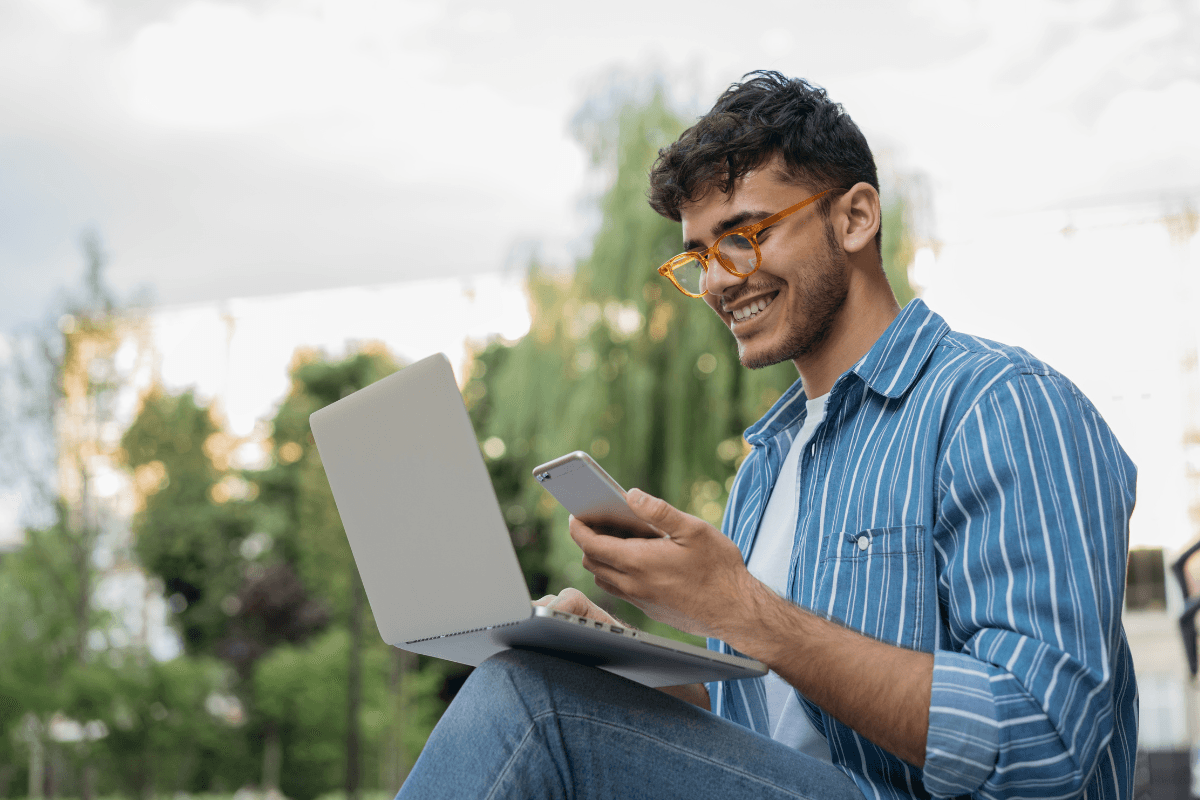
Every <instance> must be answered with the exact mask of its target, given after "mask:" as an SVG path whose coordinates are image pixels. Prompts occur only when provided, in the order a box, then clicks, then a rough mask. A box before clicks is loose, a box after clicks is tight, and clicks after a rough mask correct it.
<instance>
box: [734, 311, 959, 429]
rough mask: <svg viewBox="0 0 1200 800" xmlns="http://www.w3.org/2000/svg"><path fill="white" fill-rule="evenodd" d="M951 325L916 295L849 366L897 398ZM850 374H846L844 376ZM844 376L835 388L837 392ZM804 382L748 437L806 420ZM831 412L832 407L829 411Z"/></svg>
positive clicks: (874, 386) (865, 380)
mask: <svg viewBox="0 0 1200 800" xmlns="http://www.w3.org/2000/svg"><path fill="white" fill-rule="evenodd" d="M949 332H950V326H949V325H947V324H946V321H945V320H944V319H942V318H941V316H939V315H938V314H935V313H934V312H933V311H931V310H930V308H929V306H927V305H925V302H924V301H923V300H919V299H917V300H913V301H912V302H910V303H909V304H908V305H906V306H905V307H904V308H903V309H902V310H901V311H900V313H899V314H898V315H897V316H896V318H895V319H894V320H892V323H891V324H890V325H888V327H887V330H885V331H884V332H883V335H882V336H880V337H879V338H878V339H877V340H876V341H875V344H873V345H871V349H870V350H868V351H867V353H866V355H864V356H863V357H862V358H860V359H859V360H858V363H857V364H855V365H854V366H853V367H851V368H850V372H852V373H854V374H855V375H857V376H858V377H859V378H861V379H862V381H863V383H865V384H867V386H869V387H870V388H871V390H872V391H874V392H876V393H878V394H881V395H883V396H884V397H888V398H893V399H894V398H897V397H900V396H901V395H903V394H904V393H905V392H907V391H908V390H909V388H910V387H911V386H912V385H913V383H914V382H915V381H916V380H917V376H918V375H919V374H920V373H921V369H922V368H923V367H924V366H925V362H927V361H928V360H929V357H930V356H931V355H933V350H934V348H935V347H937V345H938V342H940V341H941V340H942V337H944V336H945V335H946V334H947V333H949ZM844 377H845V376H843V378H844ZM842 382H843V381H842V380H841V379H839V380H838V381H837V382H835V383H834V389H833V392H834V393H836V392H837V391H838V385H839V384H841V383H842ZM807 400H808V397H807V396H806V395H805V394H804V387H803V383H802V381H801V380H800V379H799V378H797V379H796V382H795V383H793V384H792V385H791V386H790V387H789V388H788V390H787V391H786V392H784V393H783V396H782V397H780V398H779V399H778V400H776V401H775V404H774V405H773V406H771V410H770V411H768V412H767V413H766V414H764V415H763V416H762V419H760V420H759V421H758V422H756V423H754V424H753V425H751V426H750V427H749V428H747V429H746V434H745V436H746V441H747V442H749V443H750V444H751V445H757V444H760V443H762V442H764V441H766V440H767V439H770V438H772V437H774V436H775V435H777V434H778V433H779V432H780V431H782V430H785V429H787V428H789V427H791V426H792V425H794V424H796V423H797V422H798V421H799V420H801V419H802V418H803V417H804V416H805V413H806V406H805V403H806V401H807ZM827 413H828V412H827Z"/></svg>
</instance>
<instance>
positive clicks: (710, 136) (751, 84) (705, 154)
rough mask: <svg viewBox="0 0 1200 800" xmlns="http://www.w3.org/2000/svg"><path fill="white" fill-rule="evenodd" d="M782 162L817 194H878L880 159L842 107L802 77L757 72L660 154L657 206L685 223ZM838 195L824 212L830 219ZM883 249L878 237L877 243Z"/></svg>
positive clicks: (825, 203) (653, 189)
mask: <svg viewBox="0 0 1200 800" xmlns="http://www.w3.org/2000/svg"><path fill="white" fill-rule="evenodd" d="M776 153H780V154H781V155H782V156H783V160H784V163H785V164H786V166H787V169H788V172H789V173H790V174H789V177H790V178H791V179H793V180H795V181H796V182H797V183H803V184H808V185H811V188H812V189H813V190H814V191H820V190H823V189H829V188H840V189H849V188H850V187H851V186H853V185H854V184H856V183H859V182H861V181H865V182H866V183H869V184H871V185H872V186H874V187H875V189H876V191H878V189H879V177H878V175H877V174H876V171H875V157H874V156H872V155H871V148H870V147H869V146H868V145H867V140H866V137H864V136H863V134H862V131H860V130H859V129H858V126H857V125H855V124H854V120H852V119H850V115H849V114H847V113H846V112H845V110H844V109H843V108H842V106H841V104H839V103H834V102H833V101H832V100H830V99H829V96H828V95H827V94H826V92H825V90H824V89H822V88H821V87H819V86H814V85H812V84H811V83H808V82H807V81H805V80H803V79H801V78H787V77H785V76H783V75H781V74H780V73H778V72H772V71H767V70H758V71H756V72H749V73H747V74H746V75H744V76H742V83H735V84H733V85H731V86H730V87H729V88H728V89H726V90H725V93H724V94H722V95H721V97H720V98H719V99H718V100H717V102H716V105H714V106H713V107H712V110H711V111H709V112H708V113H707V114H705V115H704V116H703V117H701V118H700V121H699V122H697V123H696V124H695V125H693V126H692V127H690V128H688V129H687V130H686V131H684V132H683V134H682V135H680V137H679V139H678V140H677V141H676V142H674V143H673V144H672V145H670V146H669V147H665V148H663V149H662V150H659V151H658V159H657V160H656V161H655V162H654V166H653V167H652V168H651V170H650V193H649V199H650V206H651V207H652V208H653V209H654V210H655V211H657V212H658V213H659V214H662V215H663V216H664V217H667V218H669V219H673V220H675V221H676V222H678V221H679V220H680V212H679V210H680V206H682V205H683V204H685V203H689V202H693V201H695V200H699V199H700V198H701V197H703V196H704V195H705V194H707V193H708V192H709V191H711V190H713V189H716V190H718V191H720V192H728V191H730V190H731V189H732V188H733V186H734V183H735V182H736V181H737V179H738V178H740V177H742V176H743V175H745V174H746V173H747V172H749V171H750V170H752V169H755V168H756V167H759V166H761V165H762V164H764V163H765V162H767V161H768V160H769V159H770V158H771V157H772V156H774V155H775V154H776ZM831 205H832V196H826V197H825V198H822V200H821V201H819V203H818V207H819V208H820V210H821V213H822V214H828V212H829V208H830V206H831ZM876 240H877V242H878V237H876Z"/></svg>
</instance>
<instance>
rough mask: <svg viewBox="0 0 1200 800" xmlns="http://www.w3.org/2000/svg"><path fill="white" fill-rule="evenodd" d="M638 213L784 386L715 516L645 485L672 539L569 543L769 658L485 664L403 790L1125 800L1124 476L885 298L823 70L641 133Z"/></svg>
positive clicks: (701, 626) (942, 329)
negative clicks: (675, 503)
mask: <svg viewBox="0 0 1200 800" xmlns="http://www.w3.org/2000/svg"><path fill="white" fill-rule="evenodd" d="M651 205H653V206H654V208H655V209H656V210H657V211H658V212H659V213H662V214H664V215H666V216H668V217H671V218H673V219H677V220H680V221H681V222H682V223H683V236H684V242H685V245H684V246H685V251H686V252H684V253H683V254H681V255H679V256H677V257H675V258H673V259H671V260H670V261H668V262H667V263H666V264H664V265H663V266H662V267H661V268H660V272H661V273H662V274H663V275H664V276H665V277H667V278H669V279H670V280H671V281H672V283H674V284H675V286H676V287H677V288H678V289H679V290H680V291H682V292H684V293H685V294H688V295H690V296H692V297H698V298H701V299H703V301H704V302H706V303H708V305H709V306H710V307H712V309H713V311H714V312H715V313H716V314H717V316H718V317H719V318H720V319H721V321H722V322H723V323H724V324H725V325H727V326H728V327H729V329H730V331H731V333H732V335H733V336H734V338H735V339H736V340H737V344H738V349H739V354H740V359H741V361H742V364H743V365H745V366H747V367H750V368H754V367H759V366H764V365H767V364H774V363H778V362H780V361H786V360H790V361H791V362H792V363H793V364H794V365H795V366H796V369H797V371H798V372H799V379H798V380H797V381H796V383H795V384H794V385H793V386H792V388H791V389H790V390H789V391H788V392H787V393H785V394H784V396H783V397H782V398H780V400H779V401H778V402H777V403H776V404H775V406H774V407H773V408H772V409H771V410H770V411H769V412H768V413H767V414H766V416H764V417H763V418H762V419H761V420H760V421H759V422H758V423H756V424H755V425H754V426H752V427H751V428H750V429H749V430H748V431H747V432H746V440H747V441H748V442H749V443H750V445H751V446H752V451H751V453H750V455H748V456H747V458H746V459H745V461H744V462H743V464H742V466H741V468H740V469H739V471H738V475H737V478H736V480H735V482H734V485H733V489H732V491H731V493H730V500H729V503H728V506H727V508H726V514H725V521H724V524H723V529H724V532H722V531H718V530H716V529H715V528H713V527H711V526H710V525H708V524H706V523H705V522H703V521H702V520H699V519H697V518H695V517H692V516H689V515H687V514H684V513H682V512H680V511H678V510H676V509H674V508H672V507H671V506H670V505H668V504H667V503H666V502H664V501H663V500H660V499H657V498H654V497H650V496H648V495H646V494H645V493H643V492H640V491H638V490H632V491H630V493H629V504H630V507H631V508H632V509H633V510H634V512H635V513H637V514H638V515H639V516H640V517H642V518H643V519H645V520H647V521H648V522H650V523H652V524H653V525H655V526H657V527H658V528H660V529H661V530H663V531H665V532H667V533H669V534H670V538H669V539H655V540H647V539H619V538H614V537H611V536H603V535H599V534H597V533H595V532H593V531H591V530H589V529H588V528H587V527H586V526H584V525H583V524H582V523H580V522H578V521H577V520H573V521H572V523H571V535H572V537H573V538H574V539H575V541H576V542H577V543H578V544H579V546H580V548H581V549H582V551H583V563H584V566H586V567H587V568H588V569H589V570H591V571H592V572H593V573H594V574H595V576H596V583H597V585H598V586H600V587H601V588H603V589H605V590H606V591H608V592H611V593H612V594H614V595H616V596H617V597H622V598H624V599H627V600H629V601H630V602H632V603H634V604H636V605H637V606H639V607H640V608H642V609H644V610H645V611H646V612H647V613H649V614H650V615H651V616H652V617H654V618H655V619H659V620H662V621H664V622H667V623H669V624H671V625H674V626H675V627H677V628H680V629H682V630H685V631H689V632H692V633H696V634H701V635H705V636H708V637H709V643H710V647H713V648H718V649H722V650H724V651H726V652H730V651H737V652H741V653H744V654H746V655H748V656H751V657H753V658H757V659H759V660H760V661H763V662H764V663H766V664H767V665H768V666H769V667H770V668H771V673H770V674H769V675H768V676H766V677H765V678H762V679H756V680H750V681H738V682H732V683H717V684H711V685H708V686H699V685H698V686H693V687H675V688H673V689H672V690H670V694H673V695H675V697H667V696H665V695H664V694H663V693H661V692H654V691H652V690H648V689H645V688H643V687H641V686H636V685H633V684H630V683H629V682H627V681H623V680H621V679H619V678H615V677H613V676H611V675H608V674H607V673H602V672H599V671H597V670H592V669H589V668H586V667H580V666H576V665H572V664H567V663H565V662H561V661H558V660H556V659H552V658H548V657H545V656H539V655H533V654H522V653H516V652H508V653H504V654H501V655H500V656H497V657H495V658H493V659H491V660H490V661H488V662H486V663H485V664H484V665H483V666H481V667H480V668H479V669H477V670H476V671H475V673H474V674H473V675H472V677H471V679H470V680H469V681H468V682H467V685H466V686H465V687H464V689H463V692H462V693H461V694H460V695H459V697H458V699H456V700H455V702H454V703H453V704H452V705H451V707H450V709H449V710H448V711H447V713H446V715H445V716H444V717H443V720H442V722H441V723H440V724H439V726H438V728H437V730H435V731H434V734H433V736H432V737H431V738H430V741H429V744H428V746H427V748H426V750H425V752H424V753H423V754H422V756H421V759H420V760H419V761H418V763H417V765H416V767H415V768H414V770H413V773H412V775H411V776H410V779H409V782H407V783H406V784H405V787H404V789H403V790H402V791H401V796H402V797H404V796H410V793H411V796H440V795H445V796H457V797H475V796H479V797H483V796H487V797H501V796H502V797H559V796H576V795H578V796H588V797H642V796H645V797H675V796H678V797H688V798H699V797H735V796H736V797H740V796H746V797H809V798H838V797H862V796H867V797H881V798H901V797H929V796H936V797H951V796H961V795H970V796H979V797H1055V798H1063V797H1076V796H1080V797H1082V796H1087V797H1089V798H1128V797H1130V796H1131V795H1132V779H1133V765H1134V753H1135V750H1136V726H1137V701H1136V687H1135V684H1134V677H1133V668H1132V661H1131V659H1130V655H1129V650H1128V646H1127V644H1126V640H1125V635H1124V631H1123V629H1122V627H1121V607H1122V599H1123V593H1124V576H1125V561H1126V550H1127V531H1128V522H1129V515H1130V513H1131V511H1132V509H1133V502H1134V481H1135V470H1134V466H1133V464H1132V463H1131V462H1130V461H1129V459H1128V457H1127V456H1126V455H1125V453H1124V451H1123V450H1122V449H1121V448H1120V446H1119V444H1118V443H1117V441H1116V439H1115V438H1114V437H1113V435H1112V433H1111V431H1110V430H1109V429H1108V427H1107V426H1106V425H1105V423H1104V421H1103V420H1102V419H1101V418H1100V415H1099V414H1098V413H1097V412H1096V410H1095V409H1094V408H1093V407H1092V405H1091V404H1090V403H1089V402H1088V401H1087V399H1086V398H1084V397H1083V396H1082V395H1081V394H1080V392H1079V390H1078V389H1077V388H1076V387H1075V386H1074V385H1072V384H1071V383H1070V382H1069V381H1067V380H1066V379H1065V378H1064V377H1063V376H1062V375H1060V374H1059V373H1057V372H1055V371H1054V370H1053V369H1052V368H1050V367H1049V366H1047V365H1046V364H1044V363H1042V362H1040V361H1038V360H1036V359H1035V358H1033V357H1032V356H1030V355H1029V354H1028V353H1026V352H1025V351H1023V350H1020V349H1018V348H1013V347H1007V346H1005V345H1001V344H997V343H995V342H989V341H985V340H981V339H977V338H974V337H971V336H967V335H964V334H960V333H955V332H953V331H951V330H949V328H948V327H947V326H946V324H945V323H944V322H943V321H942V319H941V318H940V317H938V316H937V315H936V314H934V313H933V312H932V311H930V310H929V309H928V307H926V306H925V305H924V303H922V302H921V301H919V300H918V301H914V302H912V303H910V304H909V305H908V306H907V307H906V308H905V309H904V310H903V311H901V310H900V309H899V308H898V306H897V304H896V301H895V299H894V297H893V295H892V293H891V290H890V288H889V286H888V284H887V280H886V278H885V277H884V274H883V270H882V266H881V260H880V249H879V248H880V240H879V226H880V206H879V193H878V181H877V178H876V173H875V165H874V159H873V157H872V155H871V152H870V149H869V148H868V146H867V143H866V141H865V139H864V138H863V136H862V134H861V133H860V132H859V130H858V128H857V127H856V126H855V125H854V123H853V122H852V121H851V120H850V118H849V117H848V116H847V115H846V114H845V113H844V112H843V110H842V109H841V107H840V106H838V105H836V104H834V103H832V102H830V101H829V100H828V98H827V97H826V95H825V93H824V91H823V90H820V89H817V88H815V87H813V86H811V85H809V84H807V83H805V82H803V81H799V80H788V79H786V78H784V77H783V76H781V75H779V74H777V73H755V74H753V75H752V76H750V79H749V80H747V81H745V82H744V83H742V84H735V85H734V86H732V87H731V88H730V89H729V90H728V91H727V92H726V93H725V94H724V95H723V96H722V97H721V98H720V99H719V100H718V102H717V104H716V106H714V108H713V109H712V111H710V112H709V113H708V114H707V115H705V117H704V118H702V119H701V120H700V122H699V123H698V124H697V125H696V126H695V127H693V128H691V129H689V130H688V131H686V132H685V133H684V134H683V135H682V136H681V137H680V139H679V141H677V142H675V143H674V144H673V145H671V146H670V147H669V148H667V149H665V150H664V151H663V152H662V153H660V156H659V160H658V162H657V163H656V165H655V167H654V170H653V172H652V175H651ZM539 602H540V603H547V604H551V605H554V606H557V607H561V608H564V609H565V610H568V611H571V612H573V613H577V614H584V615H587V616H592V617H595V618H598V619H606V618H607V615H605V614H604V612H603V611H601V610H600V609H599V608H597V607H596V606H594V605H593V604H591V603H590V602H588V601H587V599H586V598H585V597H584V596H583V595H582V593H580V592H577V591H574V590H568V591H566V592H564V593H563V594H562V595H560V596H558V597H548V598H543V600H541V601H539ZM679 698H682V699H684V700H688V701H690V703H691V704H692V705H691V706H689V705H687V704H685V703H683V702H680V699H679ZM694 706H699V707H700V709H705V710H700V709H697V708H695V707H694ZM707 709H711V711H712V712H714V713H708V711H707Z"/></svg>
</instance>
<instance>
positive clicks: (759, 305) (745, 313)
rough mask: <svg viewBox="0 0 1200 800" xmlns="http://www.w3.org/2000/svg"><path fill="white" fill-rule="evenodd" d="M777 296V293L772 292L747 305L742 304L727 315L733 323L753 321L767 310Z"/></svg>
mask: <svg viewBox="0 0 1200 800" xmlns="http://www.w3.org/2000/svg"><path fill="white" fill-rule="evenodd" d="M778 296H779V292H772V293H771V294H769V295H765V296H763V297H759V298H757V299H754V300H751V301H750V302H749V303H744V304H742V305H740V306H738V307H737V308H735V309H733V311H731V312H729V314H730V316H732V317H733V320H734V322H745V321H746V320H748V319H753V318H754V317H757V316H758V315H759V314H761V313H762V312H763V311H764V310H765V309H766V308H767V306H769V305H771V303H772V302H774V300H775V298H776V297H778Z"/></svg>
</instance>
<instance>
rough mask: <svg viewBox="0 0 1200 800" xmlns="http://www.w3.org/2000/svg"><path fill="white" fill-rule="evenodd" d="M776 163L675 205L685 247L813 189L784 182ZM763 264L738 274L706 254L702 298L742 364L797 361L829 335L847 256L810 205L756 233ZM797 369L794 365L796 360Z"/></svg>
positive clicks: (841, 299) (705, 242)
mask: <svg viewBox="0 0 1200 800" xmlns="http://www.w3.org/2000/svg"><path fill="white" fill-rule="evenodd" d="M781 164H782V162H781V160H780V159H778V158H776V159H775V160H772V161H768V162H767V163H766V164H764V165H763V166H762V167H759V168H758V169H757V170H754V171H752V172H749V173H747V174H746V175H745V176H744V177H742V178H741V180H739V181H738V182H737V184H736V186H735V187H734V190H733V192H732V194H721V193H719V192H710V193H709V194H708V195H707V196H705V197H703V198H701V199H700V200H699V201H697V202H695V203H689V204H687V205H685V206H684V207H683V208H682V209H681V216H682V218H683V239H684V243H685V244H684V247H685V249H688V250H692V249H702V248H705V247H708V246H709V245H711V244H712V243H713V242H714V241H716V238H717V237H718V236H719V235H720V234H722V233H724V232H725V231H727V230H730V229H731V228H735V227H739V226H741V225H748V224H750V223H752V222H757V221H758V220H761V219H765V218H767V217H769V216H770V215H772V214H774V213H775V212H777V211H780V210H781V209H784V208H787V207H788V206H790V205H793V204H795V203H798V202H800V201H801V200H804V199H805V198H806V197H808V196H810V195H812V194H813V193H814V192H816V191H817V190H816V189H810V188H809V187H806V186H797V185H795V184H793V183H789V182H787V181H785V180H784V179H783V178H782V177H781V176H780V174H779V168H780V167H781ZM758 242H759V248H760V249H761V251H762V266H761V267H759V269H758V271H757V272H755V273H754V274H753V275H751V276H750V277H748V278H744V279H743V278H737V277H735V276H733V275H731V274H729V273H728V272H726V271H725V270H724V269H722V268H721V266H720V265H719V264H718V263H717V262H716V260H715V259H712V260H711V261H710V263H709V269H708V272H707V273H706V275H705V285H706V286H707V288H708V294H707V295H705V297H704V301H705V302H706V303H708V304H709V306H711V307H712V309H713V311H715V312H716V313H717V316H719V317H720V318H721V320H722V321H723V322H724V323H725V324H726V325H727V326H729V329H730V331H732V332H733V336H734V338H735V339H736V340H737V343H738V356H739V358H740V359H741V362H742V365H743V366H745V367H749V368H751V369H757V368H759V367H765V366H768V365H770V364H777V363H779V362H780V361H788V360H791V361H795V360H796V359H799V358H803V357H805V356H808V355H810V354H812V353H814V352H816V351H817V350H819V349H820V347H821V346H822V344H823V343H824V342H825V341H826V340H827V338H828V335H829V332H830V330H831V328H832V326H833V323H834V320H835V318H836V317H837V314H838V312H839V311H840V310H841V308H842V306H843V304H844V303H845V300H846V293H847V290H848V275H847V258H846V254H845V253H844V252H843V251H842V249H841V248H840V247H838V246H837V243H836V241H834V239H833V236H832V232H831V231H829V230H828V228H827V226H826V224H825V220H824V219H822V218H821V215H820V213H819V212H818V210H817V208H816V205H815V204H814V205H813V206H810V207H808V208H804V209H801V210H800V211H798V212H797V213H795V214H792V215H791V216H789V217H786V218H784V219H783V220H782V221H780V222H779V223H777V224H775V225H772V226H771V227H770V228H767V229H765V230H763V231H761V232H760V233H759V234H758ZM797 367H799V364H797Z"/></svg>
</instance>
